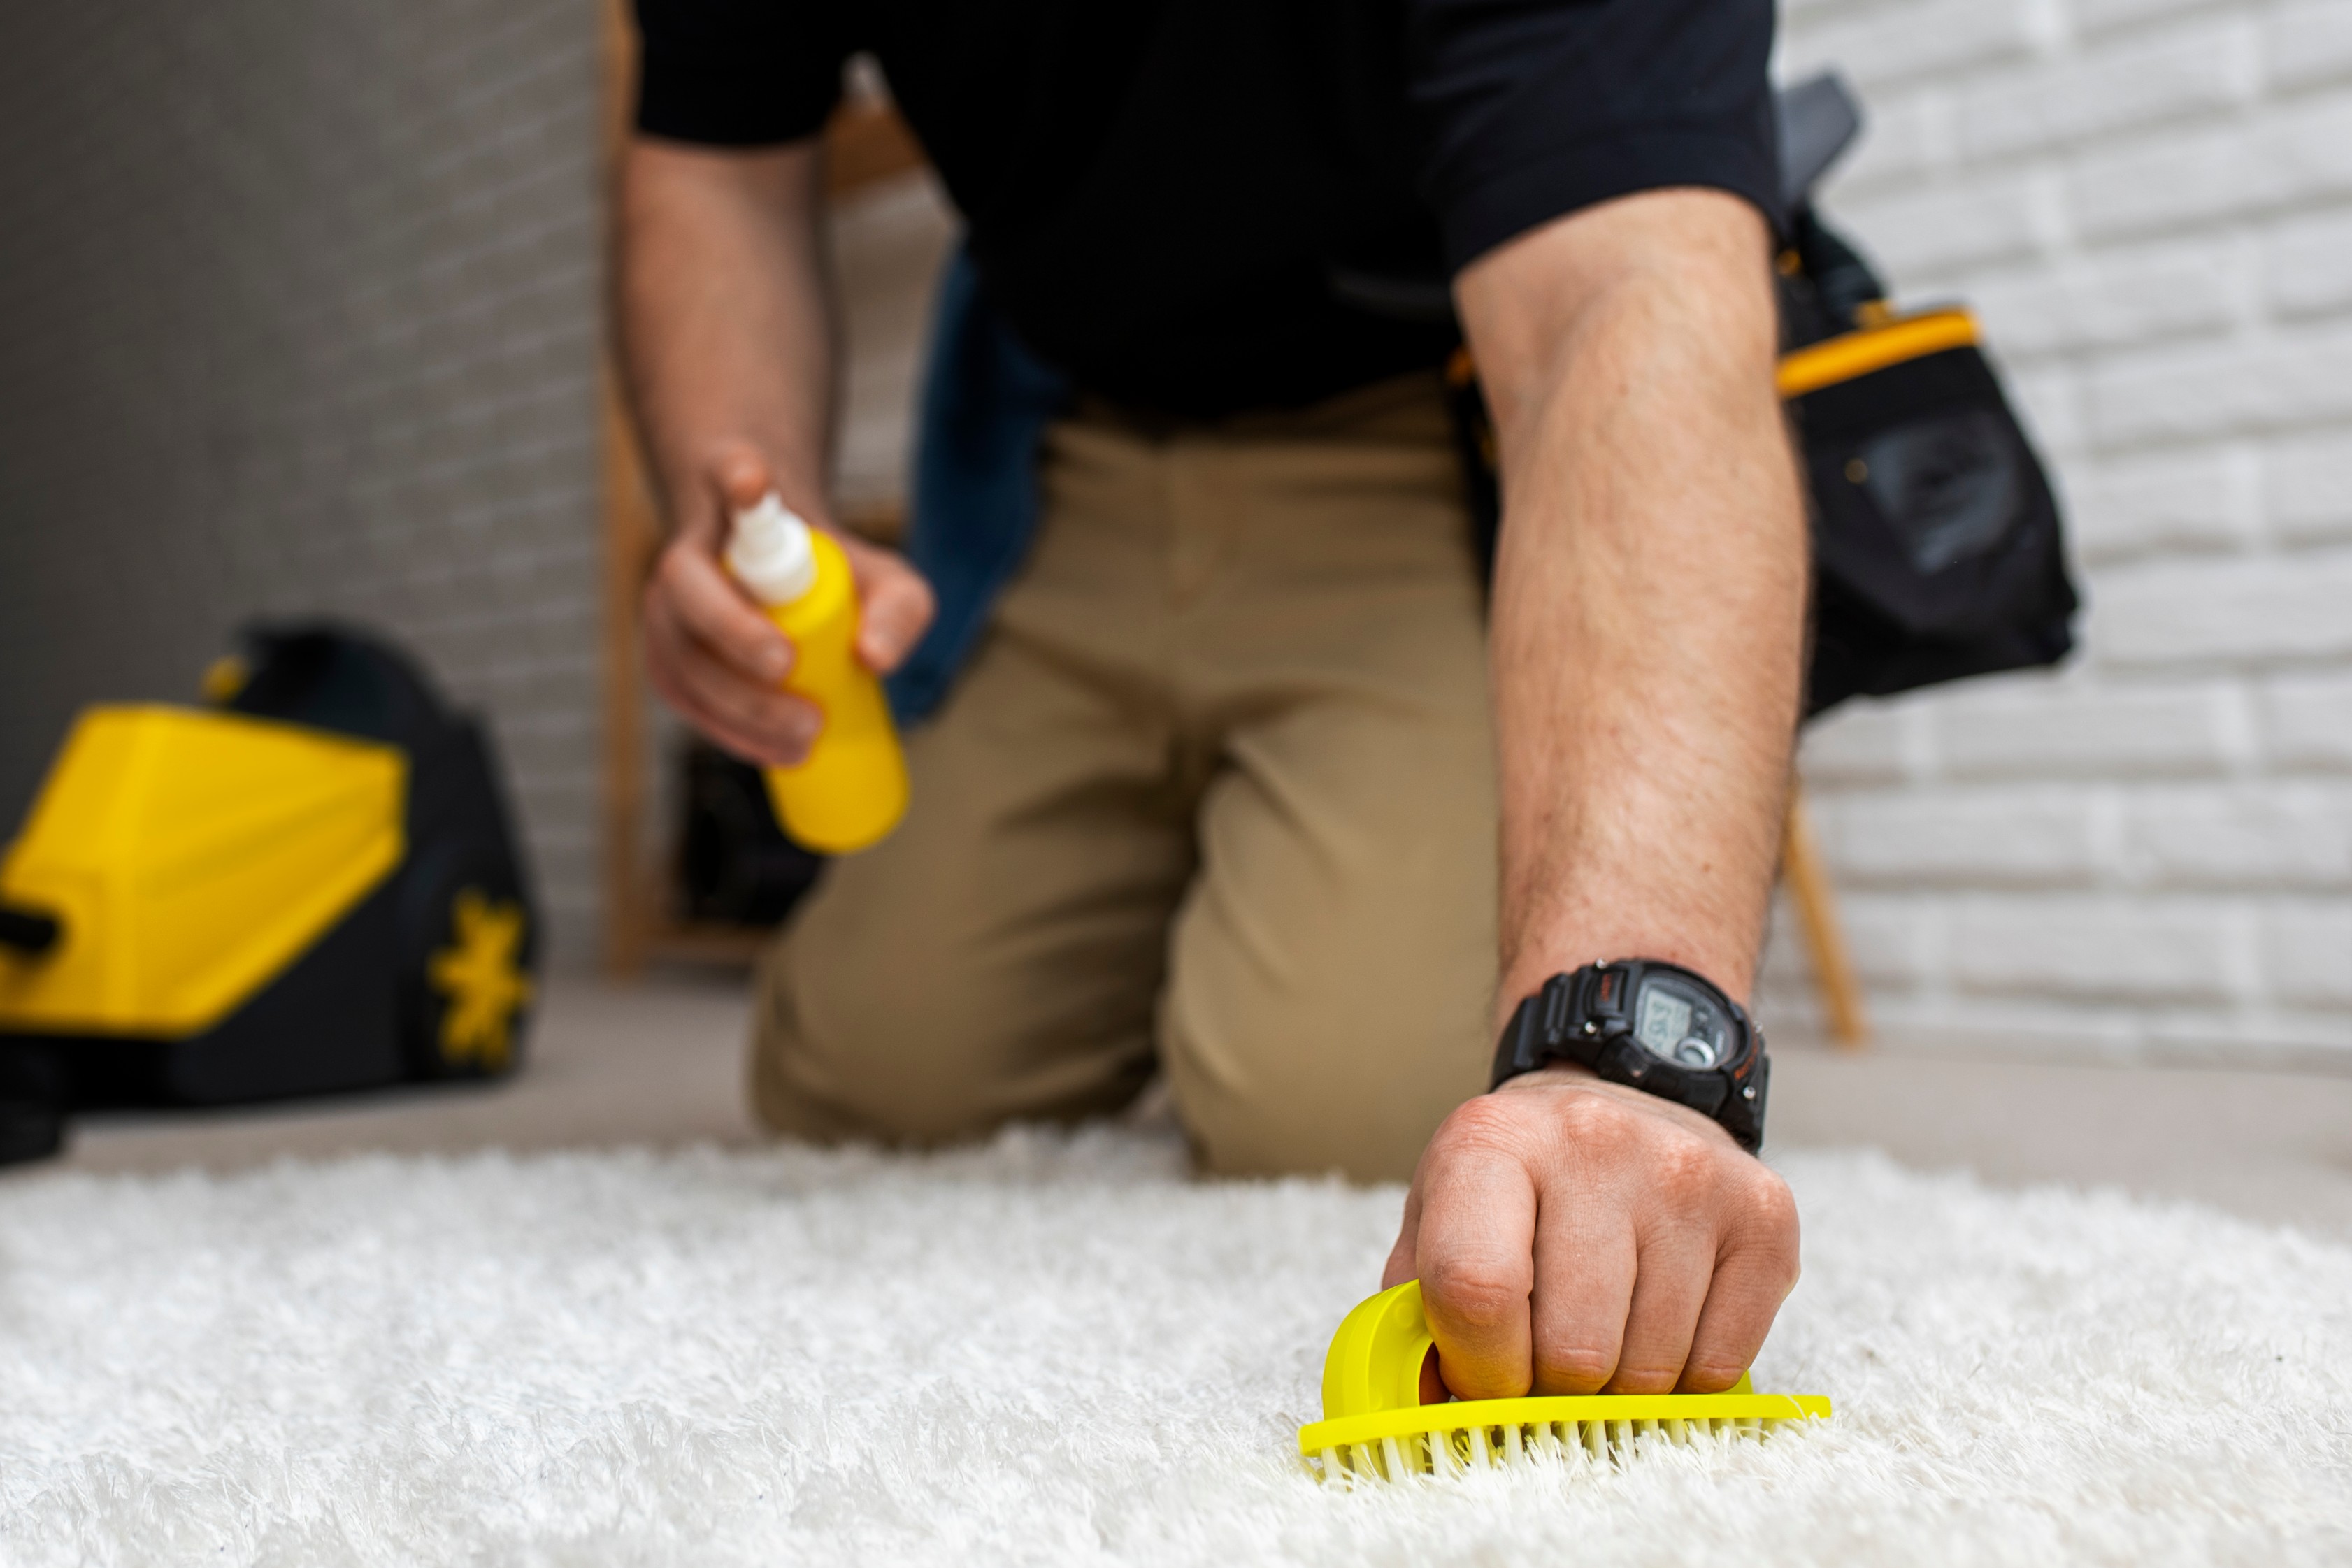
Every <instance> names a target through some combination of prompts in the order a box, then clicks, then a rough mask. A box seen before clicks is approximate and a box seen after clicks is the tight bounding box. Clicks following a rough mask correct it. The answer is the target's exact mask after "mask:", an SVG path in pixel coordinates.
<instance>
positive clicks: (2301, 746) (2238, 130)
mask: <svg viewBox="0 0 2352 1568" xmlns="http://www.w3.org/2000/svg"><path fill="white" fill-rule="evenodd" d="M1783 21H1784V31H1783V38H1782V51H1781V52H1782V58H1781V60H1780V71H1781V73H1782V75H1783V76H1784V77H1790V78H1793V77H1795V76H1798V75H1801V74H1803V73H1804V72H1806V71H1808V70H1810V69H1811V68H1814V67H1816V66H1819V65H1825V64H1835V65H1837V66H1839V67H1840V68H1843V70H1845V72H1846V73H1847V74H1848V76H1849V78H1850V79H1852V80H1853V82H1854V83H1855V85H1856V86H1857V87H1858V88H1859V89H1861V92H1862V95H1863V97H1864V99H1865V100H1866V102H1867V105H1868V108H1869V111H1870V114H1871V119H1872V126H1871V130H1870V131H1869V135H1868V139H1867V141H1865V143H1864V147H1863V149H1862V151H1861V152H1859V153H1858V155H1857V156H1856V157H1855V158H1854V159H1853V162H1852V163H1851V165H1850V166H1849V167H1848V168H1846V169H1845V170H1843V171H1842V172H1841V174H1840V176H1839V177H1838V179H1837V180H1836V181H1835V182H1834V183H1833V184H1832V187H1831V190H1830V192H1829V194H1828V197H1827V200H1826V203H1825V205H1826V207H1827V209H1828V210H1829V211H1830V213H1831V214H1832V216H1833V217H1834V218H1836V219H1837V220H1840V221H1842V222H1843V225H1845V226H1846V227H1847V228H1849V229H1850V230H1851V231H1852V232H1853V234H1854V235H1856V237H1858V238H1859V239H1860V240H1861V241H1862V242H1863V244H1864V246H1865V248H1867V249H1868V250H1869V251H1870V252H1871V253H1872V254H1873V255H1874V256H1875V257H1876V258H1878V260H1879V261H1880V262H1881V263H1882V265H1883V267H1885V270H1886V271H1887V273H1888V274H1889V275H1890V276H1891V277H1892V279H1893V281H1894V282H1895V286H1896V289H1897V293H1898V297H1899V298H1906V299H1909V300H1913V301H1923V300H1927V299H1932V298H1948V297H1958V298H1966V299H1968V300H1970V301H1972V302H1973V303H1974V304H1975V305H1976V306H1977V307H1978V308H1979V311H1980V313H1981V315H1982V317H1983V319H1984V322H1985V327H1986V329H1987V332H1988V334H1989V336H1990V341H1991V343H1992V346H1993V350H1994V353H1995V355H1996V357H1997V358H1998V359H1999V361H2000V363H2001V365H2002V366H2003V368H2004V370H2005V371H2007V372H2008V374H2009V377H2010V380H2011V385H2012V387H2013V389H2014V390H2015V391H2016V392H2018V394H2019V396H2020V398H2021V401H2022V402H2024V403H2025V405H2026V407H2027V410H2028V412H2029V416H2030V418H2031V420H2032V423H2033V424H2034V427H2035V430H2036V433H2037V434H2038V436H2039V438H2040V439H2041V441H2042V444H2043V447H2044V449H2045V452H2046V454H2047V455H2048V456H2049V457H2050V458H2051V459H2052V461H2053V465H2054V466H2055V468H2056V470H2057V474H2058V478H2059V481H2060V484H2061V487H2062V490H2063V494H2064V497H2065V498H2066V501H2067V503H2068V507H2069V520H2070V523H2071V525H2072V528H2073V530H2074V547H2075V550H2076V555H2077V559H2078V562H2079V566H2080V570H2081V574H2082V578H2083V581H2084V589H2085V597H2086V600H2087V601H2088V603H2087V608H2086V610H2085V612H2084V616H2083V618H2082V621H2081V622H2080V630H2081V632H2082V635H2083V643H2084V646H2083V650H2082V652H2081V653H2079V654H2078V655H2077V656H2076V658H2075V659H2074V661H2073V663H2072V664H2070V665H2069V667H2068V668H2067V669H2066V670H2065V671H2064V672H2063V673H2061V674H2054V675H2032V676H2022V677H2002V678H1997V679H1991V680H1985V681H1978V682H1970V683H1966V684H1964V685H1958V686H1954V687H1948V688H1945V689H1944V690H1941V691H1937V692H1929V693H1923V694H1918V695H1915V696H1912V697H1909V698H1905V699H1899V700H1896V701H1894V702H1890V703H1885V704H1870V703H1857V704H1853V705H1851V706H1850V707H1849V708H1848V709H1846V710H1844V711H1843V712H1842V713H1840V714H1838V715H1836V716H1832V718H1831V719H1830V720H1828V721H1826V722H1824V723H1823V724H1822V726H1820V727H1818V728H1817V729H1816V730H1815V731H1814V732H1813V733H1811V735H1810V736H1809V737H1807V741H1806V744H1805V747H1804V769H1805V773H1806V776H1807V779H1808V780H1809V784H1810V787H1811V791H1812V798H1813V800H1814V802H1815V811H1816V814H1817V817H1818V819H1819V821H1820V825H1821V829H1822V839H1823V842H1824V847H1825V850H1826V852H1827V853H1828V854H1829V856H1830V858H1831V860H1832V864H1833V867H1834V869H1835V871H1836V873H1837V876H1838V880H1839V883H1840V884H1841V887H1842V889H1843V901H1844V910H1845V916H1846V921H1847V924H1848V925H1849V927H1850V933H1851V936H1852V937H1853V944H1854V946H1855V950H1856V957H1857V961H1858V962H1859V964H1860V966H1861V967H1862V969H1863V971H1864V979H1865V981H1866V982H1867V983H1868V985H1869V987H1870V989H1871V996H1872V1001H1873V1004H1874V1011H1875V1014H1876V1016H1877V1019H1878V1022H1879V1025H1880V1028H1881V1032H1882V1034H1883V1035H1884V1036H1885V1039H1886V1040H1888V1042H1889V1043H1890V1044H1891V1045H1895V1046H1902V1045H1906V1044H1911V1045H1920V1044H1928V1045H1937V1046H1942V1047H1946V1048H1958V1049H1969V1050H1979V1051H2001V1052H2028V1053H2031V1052H2044V1053H2048V1052H2057V1053H2074V1054H2082V1053H2095V1054H2108V1055H2124V1056H2160V1057H2175V1058H2189V1059H2199V1060H2247V1061H2301V1062H2310V1061H2329V1062H2333V1063H2336V1064H2337V1065H2340V1066H2342V1067H2344V1068H2346V1069H2347V1070H2352V0H2305V3H2303V4H2287V3H2269V0H1965V3H1955V0H1783ZM1792 931H1793V923H1792V922H1790V921H1787V920H1785V919H1784V920H1782V921H1780V922H1779V923H1778V927H1777V929H1776V932H1775V936H1774V941H1773V946H1772V951H1771V955H1770V958H1769V963H1768V966H1767V998H1768V1004H1769V1006H1768V1016H1776V1017H1780V1018H1781V1019H1784V1020H1789V1021H1796V1020H1799V1019H1804V1018H1805V1017H1806V1016H1807V1014H1808V1012H1809V1009H1810V998H1809V996H1808V994H1807V991H1806V988H1805V986H1804V984H1803V975H1802V968H1803V965H1802V961H1801V953H1800V952H1799V951H1798V949H1797V946H1796V944H1795V943H1794V942H1793V940H1792Z"/></svg>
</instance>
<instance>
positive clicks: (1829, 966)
mask: <svg viewBox="0 0 2352 1568" xmlns="http://www.w3.org/2000/svg"><path fill="white" fill-rule="evenodd" d="M1780 874H1781V876H1782V877H1783V878H1785V879H1786V880H1787V882H1788V884H1789V896H1790V898H1791V899H1793V900H1794V901H1795V902H1796V905H1797V919H1798V921H1799V923H1800V924H1801V925H1803V927H1804V931H1805V949H1806V951H1807V953H1808V954H1809V955H1811V958H1812V961H1813V983H1814V984H1815V985H1816V986H1818V987H1819V988H1821V994H1822V1014H1823V1015H1824V1016H1825V1017H1827V1019H1829V1026H1830V1038H1831V1039H1832V1040H1835V1041H1837V1043H1838V1044H1840V1045H1842V1046H1843V1047H1845V1048H1846V1049H1847V1050H1849V1051H1859V1050H1861V1049H1862V1048H1863V1047H1864V1046H1866V1045H1868V1044H1869V1043H1870V1022H1869V1019H1867V1018H1866V1017H1864V1013H1863V1009H1862V986H1861V983H1860V982H1859V981H1858V980H1856V979H1855V978H1854V973H1853V954H1852V953H1851V952H1849V951H1848V950H1847V948H1846V945H1845V927H1844V926H1843V925H1842V924H1841V923H1840V922H1839V920H1838V911H1837V893H1836V891H1835V890H1834V889H1833V888H1832V887H1831V886H1830V873H1829V868H1828V867H1827V866H1825V865H1823V864H1822V851H1821V845H1820V844H1819V843H1818V842H1817V841H1815V840H1814V838H1813V827H1812V822H1811V820H1810V819H1808V818H1807V817H1806V815H1805V795H1804V791H1803V790H1802V789H1799V788H1794V787H1792V788H1790V791H1789V821H1788V828H1787V831H1786V832H1785V834H1784V835H1783V837H1782V839H1781V843H1780Z"/></svg>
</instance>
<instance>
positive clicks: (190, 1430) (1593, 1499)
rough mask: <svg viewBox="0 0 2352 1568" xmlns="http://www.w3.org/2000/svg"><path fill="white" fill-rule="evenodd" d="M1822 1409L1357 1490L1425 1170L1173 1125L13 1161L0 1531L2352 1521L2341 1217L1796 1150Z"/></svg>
mask: <svg viewBox="0 0 2352 1568" xmlns="http://www.w3.org/2000/svg"><path fill="white" fill-rule="evenodd" d="M1783 1168H1784V1169H1786V1170H1787V1172H1788V1174H1789V1176H1790V1179H1791V1180H1792V1181H1793V1182H1794V1184H1795V1186H1796V1188H1797V1191H1798V1194H1799V1197H1800V1198H1801V1202H1802V1204H1803V1209H1804V1224H1805V1270H1806V1271H1805V1279H1804V1281H1803V1283H1802V1284H1801V1285H1800V1286H1799V1288H1798V1291H1797V1293H1796V1295H1795V1296H1794V1297H1793V1298H1792V1299H1791V1300H1790V1302H1789V1305H1788V1307H1787V1309H1786V1310H1785V1312H1783V1314H1782V1317H1781V1321H1780V1329H1779V1331H1778V1333H1776V1334H1775V1335H1774V1337H1773V1339H1772V1342H1771V1343H1770V1344H1769V1346H1768V1347H1767V1349H1766V1351H1765V1354H1764V1357H1763V1359H1762V1361H1761V1362H1760V1363H1759V1365H1758V1367H1757V1369H1756V1371H1757V1380H1758V1383H1759V1386H1763V1387H1767V1388H1777V1389H1785V1390H1792V1391H1802V1392H1808V1393H1826V1394H1829V1395H1832V1396H1834V1397H1835V1399H1836V1401H1837V1410H1838V1414H1837V1418H1836V1420H1835V1421H1834V1423H1832V1425H1831V1426H1829V1427H1825V1428H1816V1429H1813V1430H1811V1431H1808V1432H1804V1433H1802V1434H1800V1435H1792V1436H1787V1437H1778V1438H1775V1439H1773V1440H1771V1441H1770V1442H1769V1443H1766V1444H1761V1445H1756V1444H1735V1445H1730V1446H1728V1447H1726V1448H1722V1449H1721V1450H1720V1451H1709V1450H1706V1449H1693V1450H1671V1449H1670V1450H1666V1451H1664V1452H1661V1453H1655V1454H1648V1455H1644V1456H1642V1457H1640V1458H1636V1459H1635V1460H1634V1461H1633V1462H1632V1463H1630V1464H1629V1465H1627V1466H1625V1467H1623V1468H1622V1469H1615V1470H1612V1471H1608V1472H1604V1473H1600V1474H1592V1473H1585V1474H1574V1473H1570V1472H1568V1471H1565V1470H1555V1469H1523V1470H1518V1471H1513V1472H1503V1473H1489V1474H1478V1475H1474V1476H1471V1477H1469V1478H1467V1479H1464V1480H1460V1481H1454V1482H1448V1483H1443V1484H1440V1483H1434V1482H1423V1483H1421V1484H1417V1485H1412V1486H1407V1487H1398V1488H1381V1489H1373V1490H1362V1491H1358V1492H1355V1493H1347V1492H1342V1491H1339V1490H1325V1489H1323V1488H1321V1487H1319V1486H1318V1484H1317V1483H1316V1482H1315V1481H1313V1480H1311V1479H1308V1478H1307V1476H1305V1475H1304V1474H1302V1473H1301V1472H1300V1471H1299V1470H1298V1469H1296V1468H1294V1465H1293V1463H1292V1460H1291V1458H1290V1454H1291V1449H1292V1440H1293V1436H1294V1431H1295V1428H1296V1427H1297V1424H1298V1423H1299V1422H1300V1421H1301V1420H1302V1419H1307V1418H1311V1417H1313V1416H1315V1414H1316V1413H1317V1386H1318V1376H1319V1372H1320V1366H1321V1359H1322V1354H1323V1348H1324V1345H1325V1343H1326V1342H1327V1340H1328V1335H1329V1333H1330V1331H1331V1329H1332V1327H1333V1326H1334V1325H1335V1324H1336V1323H1337V1322H1338V1321H1339V1316H1340V1314H1341V1313H1342V1312H1344V1311H1345V1310H1346V1309H1347V1308H1348V1307H1349V1306H1350V1305H1351V1304H1353V1303H1354V1302H1355V1301H1356V1300H1357V1299H1358V1298H1359V1297H1360V1296H1362V1295H1364V1294H1366V1293H1368V1292H1369V1291H1371V1290H1372V1289H1373V1288H1374V1287H1375V1286H1376V1285H1377V1283H1378V1275H1379V1270H1380V1265H1381V1257H1382V1255H1383V1253H1384V1251H1385V1249H1387V1247H1388V1244H1389V1241H1390V1239H1391V1228H1392V1226H1393V1224H1394V1222H1395V1218H1396V1214H1397V1208H1398V1197H1399V1195H1398V1193H1397V1192H1396V1191H1395V1190H1394V1189H1388V1190H1377V1191H1369V1192H1367V1191H1355V1190H1349V1189H1348V1188H1345V1187H1342V1186H1337V1185H1333V1184H1328V1183H1311V1182H1297V1183H1285V1184H1278V1185H1212V1184H1199V1183H1192V1182H1188V1181H1186V1180H1184V1179H1183V1178H1182V1176H1181V1158H1180V1155H1179V1152H1178V1150H1177V1149H1176V1148H1175V1147H1174V1146H1173V1145H1171V1143H1169V1142H1168V1141H1166V1140H1165V1139H1164V1138H1158V1137H1152V1136H1146V1135H1143V1134H1136V1133H1132V1132H1127V1131H1115V1130H1109V1129H1101V1130H1094V1131H1088V1132H1085V1133H1081V1134H1076V1135H1075V1136H1062V1135H1058V1134H1040V1133H1021V1134H1013V1135H1009V1136H1007V1137H1006V1138H1004V1139H1003V1140H1001V1141H1000V1142H998V1143H997V1144H995V1145H992V1146H990V1147H988V1148H985V1149H980V1150H974V1151H971V1152H968V1153H964V1154H958V1155H943V1156H938V1157H933V1158H929V1159H908V1158H898V1157H885V1156H880V1155H871V1154H857V1153H851V1154H843V1155H826V1154H816V1153H811V1152H807V1151H800V1150H791V1149H786V1150H782V1151H780V1152H776V1153H773V1154H758V1155H742V1154H726V1155H722V1154H715V1153H699V1154H689V1155H676V1156H653V1155H565V1156H549V1157H535V1158H529V1159H509V1158H504V1157H497V1156H486V1157H479V1158H467V1159H456V1160H410V1159H391V1158H372V1159H357V1160H352V1161H348V1162H342V1163H336V1164H330V1165H324V1166H300V1165H286V1166H278V1167H277V1168H274V1169H270V1170H267V1171H262V1172H257V1173H254V1174H250V1175H246V1176H234V1177H228V1178H212V1177H205V1176H194V1175H191V1176H177V1177H172V1178H166V1179H146V1178H141V1179H129V1178H110V1179H102V1178H92V1177H85V1176H36V1177H32V1178H30V1179H24V1178H19V1179H17V1180H16V1181H12V1182H11V1183H9V1184H7V1185H6V1186H4V1187H0V1562H5V1563H7V1564H9V1565H11V1568H33V1565H37V1564H47V1563H268V1564H287V1565H289V1568H291V1565H303V1568H309V1565H314V1564H332V1563H596V1564H610V1563H680V1564H694V1565H696V1568H705V1565H710V1568H716V1565H720V1564H731V1563H763V1564H764V1563H826V1564H832V1563H890V1564H901V1563H952V1564H956V1565H958V1568H977V1565H981V1564H993V1563H1022V1564H1045V1563H1203V1564H1209V1563H1213V1564H1220V1565H1224V1564H1242V1563H1333V1564H1340V1563H1347V1564H1355V1563H1395V1564H1399V1565H1403V1564H1412V1565H1414V1568H1423V1565H1427V1564H1434V1563H1578V1564H1585V1563H1727V1562H1737V1563H1740V1564H1742V1565H1743V1568H1745V1565H1751V1564H1768V1563H1808V1564H1811V1563H1904V1564H1914V1563H2088V1562H2098V1563H2262V1564H2264V1565H2265V1568H2273V1565H2275V1564H2280V1563H2294V1562H2324V1561H2337V1562H2341V1561H2345V1560H2347V1558H2352V1250H2347V1249H2343V1248H2339V1247H2335V1246H2331V1245H2326V1244H2322V1243H2320V1242H2317V1241H2315V1240H2312V1239H2305V1238H2303V1237H2300V1236H2298V1235H2296V1234H2294V1233H2292V1232H2284V1231H2265V1230H2263V1229H2260V1228H2254V1227H2252V1226H2248V1225H2245V1224H2241V1223H2239V1222H2237V1221H2234V1220H2231V1219H2229V1218H2223V1217H2221V1216H2220V1215H2217V1214H2213V1213H2210V1212H2207V1211H2204V1210H2200V1209H2196V1208H2189V1207H2156V1206H2150V1205H2145V1204H2140V1203H2136V1202H2133V1201H2131V1200H2128V1199H2126V1198H2125V1197H2120V1196H2116V1195H2112V1194H2093V1195H2087V1196H2086V1195H2083V1194H2078V1193H2070V1192H2066V1191H2062V1190H2055V1189H2052V1190H2042V1191H2036V1192H2029V1193H2024V1194H2012V1193H1997V1192H1993V1191H1990V1190H1987V1189H1985V1188H1983V1187H1980V1186H1978V1185H1976V1184H1975V1183H1973V1182H1971V1181H1969V1180H1967V1179H1964V1178H1960V1177H1930V1176H1916V1175H1911V1174H1906V1173H1905V1172H1903V1171H1901V1170H1899V1169H1897V1168H1896V1167H1895V1166H1892V1165H1891V1164H1889V1163H1887V1162H1886V1161H1885V1160H1883V1159H1881V1158H1878V1157H1875V1156H1872V1155H1796V1156H1790V1157H1788V1158H1787V1159H1786V1160H1785V1162H1784V1165H1783Z"/></svg>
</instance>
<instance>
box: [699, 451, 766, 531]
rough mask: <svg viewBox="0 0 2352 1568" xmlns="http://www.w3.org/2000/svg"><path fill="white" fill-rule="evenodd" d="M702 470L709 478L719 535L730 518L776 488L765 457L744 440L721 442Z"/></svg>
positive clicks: (757, 502)
mask: <svg viewBox="0 0 2352 1568" xmlns="http://www.w3.org/2000/svg"><path fill="white" fill-rule="evenodd" d="M704 472H705V473H706V474H708V475H709V477H710V488H711V492H712V496H713V498H714V499H715V500H716V501H717V503H718V517H719V523H720V525H721V526H720V528H719V532H720V533H721V534H722V535H723V534H724V533H725V532H726V528H725V524H726V523H727V522H728V520H729V519H730V518H732V517H734V515H735V514H736V513H738V512H740V511H742V510H743V509H744V508H746V507H753V506H757V505H758V504H759V500H760V497H762V496H764V495H766V494H767V493H768V492H769V491H770V490H772V489H773V488H774V487H775V478H774V476H772V474H771V473H770V472H769V469H768V460H767V459H766V458H764V457H762V456H761V455H760V449H759V448H758V447H756V446H753V445H752V444H751V443H749V442H745V441H730V442H725V443H722V444H720V445H719V448H718V449H717V450H716V451H714V452H713V453H712V454H711V455H710V460H709V463H708V464H707V465H705V468H704Z"/></svg>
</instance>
